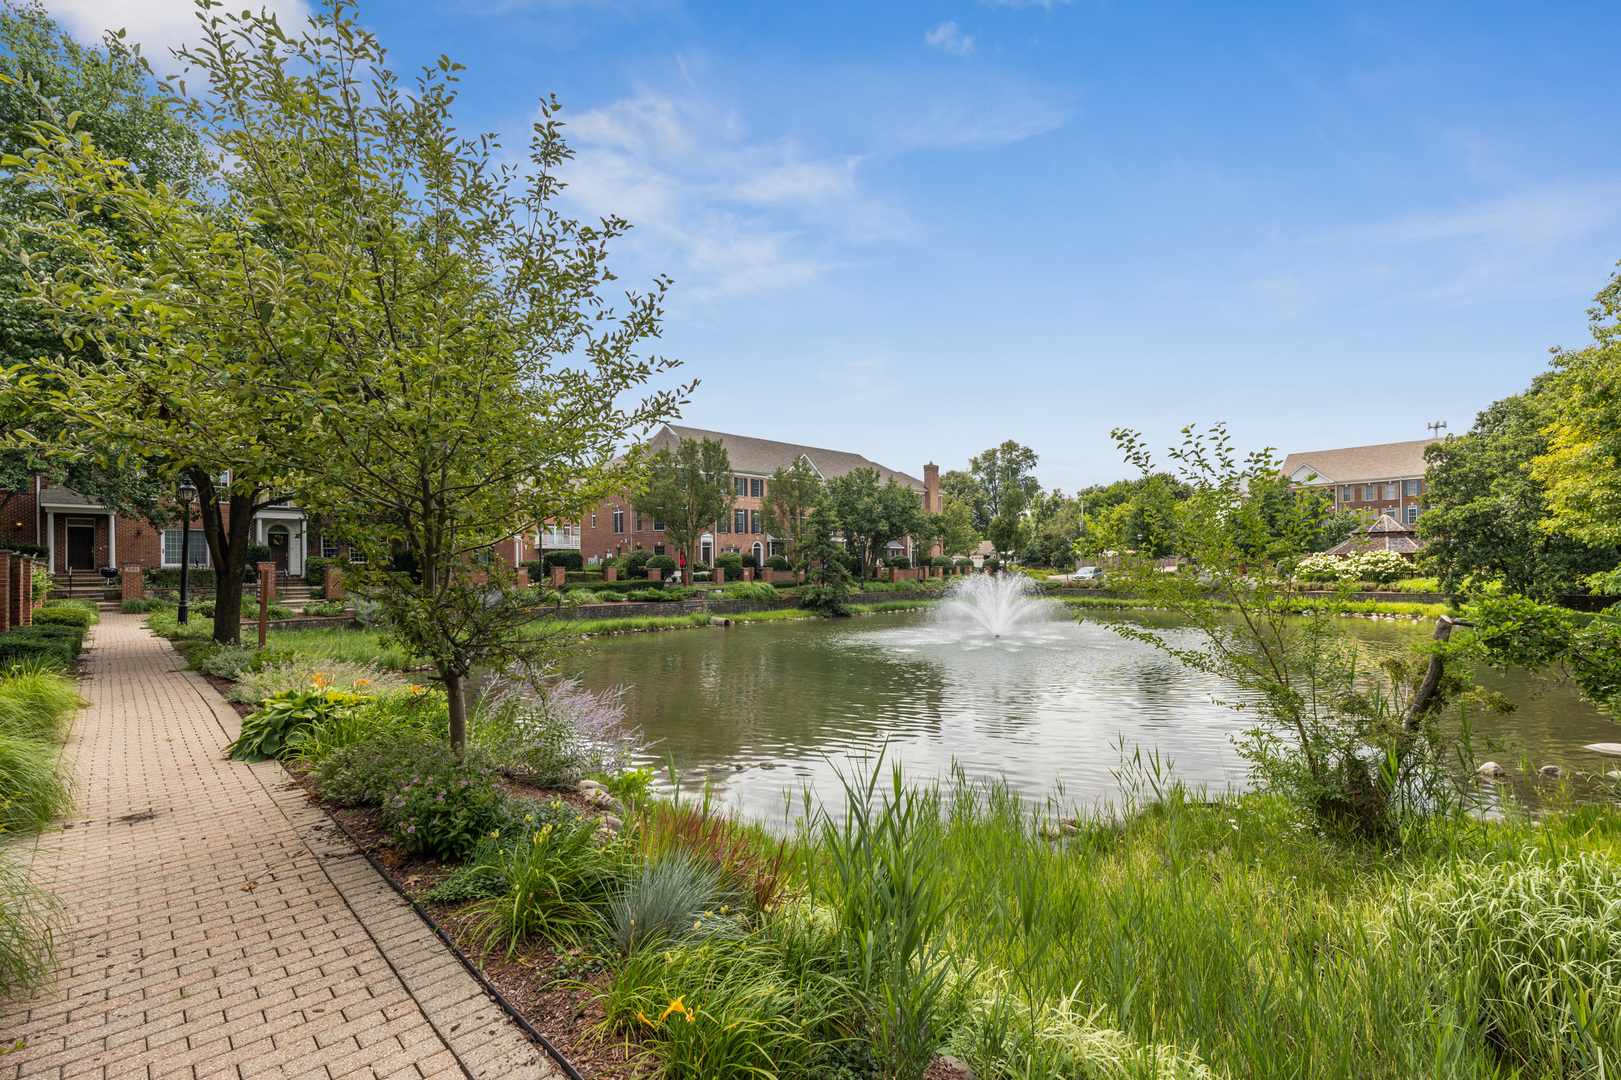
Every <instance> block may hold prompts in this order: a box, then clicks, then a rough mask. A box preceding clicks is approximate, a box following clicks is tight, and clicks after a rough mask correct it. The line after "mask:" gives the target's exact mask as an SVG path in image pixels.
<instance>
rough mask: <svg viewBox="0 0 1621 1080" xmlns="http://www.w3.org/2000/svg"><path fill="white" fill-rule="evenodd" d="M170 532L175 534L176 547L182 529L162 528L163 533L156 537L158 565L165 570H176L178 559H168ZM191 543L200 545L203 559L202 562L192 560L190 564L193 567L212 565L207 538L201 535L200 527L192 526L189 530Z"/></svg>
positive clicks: (178, 544) (178, 565)
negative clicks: (157, 540)
mask: <svg viewBox="0 0 1621 1080" xmlns="http://www.w3.org/2000/svg"><path fill="white" fill-rule="evenodd" d="M170 533H174V535H175V547H177V548H178V547H179V546H180V537H181V536H182V535H183V532H182V529H181V528H179V527H170V528H166V529H164V530H163V535H162V536H161V537H159V538H158V539H159V552H158V561H159V565H160V566H161V567H162V568H163V569H165V570H178V569H180V560H179V559H176V560H175V561H173V562H170V561H169V534H170ZM191 543H192V544H193V545H197V544H201V545H202V556H203V561H202V562H193V563H192V564H191V565H192V566H195V567H206V566H212V565H213V558H212V555H211V554H210V552H209V550H208V538H207V537H206V536H204V535H203V530H202V529H200V528H193V529H192V530H191Z"/></svg>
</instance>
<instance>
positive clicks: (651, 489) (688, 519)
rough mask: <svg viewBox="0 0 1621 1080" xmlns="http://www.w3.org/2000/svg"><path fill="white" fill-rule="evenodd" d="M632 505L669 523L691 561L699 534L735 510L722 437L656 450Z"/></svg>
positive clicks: (728, 459) (673, 540)
mask: <svg viewBox="0 0 1621 1080" xmlns="http://www.w3.org/2000/svg"><path fill="white" fill-rule="evenodd" d="M630 501H631V506H633V507H635V509H636V510H637V511H638V512H639V513H642V514H645V515H647V516H648V517H650V518H652V519H653V520H654V521H657V522H659V523H660V524H662V525H663V526H664V535H665V536H667V537H668V538H669V540H670V542H671V543H672V544H674V545H675V546H676V547H677V548H678V549H679V550H681V551H684V552H686V553H687V556H688V559H689V561H690V560H691V558H692V555H693V553H694V552H695V551H696V550H697V548H696V545H697V543H698V538H699V537H701V536H702V535H703V534H704V531H705V530H707V529H712V528H714V527H715V523H716V522H718V521H720V520H721V519H722V518H725V517H727V516H728V515H730V514H731V512H732V504H733V503H734V502H735V501H736V499H735V497H734V495H733V494H732V460H731V457H730V456H729V455H728V454H727V453H726V447H725V445H724V444H723V443H722V442H721V441H720V440H719V439H702V440H699V439H682V440H680V441H679V442H677V443H676V444H675V448H674V449H673V450H672V449H670V448H669V447H665V448H663V449H660V450H658V451H657V452H655V453H654V454H653V455H652V456H651V457H650V458H649V459H648V462H647V472H646V480H645V481H644V484H643V486H641V487H640V488H638V489H636V490H635V491H634V492H633V493H632V495H631V500H630Z"/></svg>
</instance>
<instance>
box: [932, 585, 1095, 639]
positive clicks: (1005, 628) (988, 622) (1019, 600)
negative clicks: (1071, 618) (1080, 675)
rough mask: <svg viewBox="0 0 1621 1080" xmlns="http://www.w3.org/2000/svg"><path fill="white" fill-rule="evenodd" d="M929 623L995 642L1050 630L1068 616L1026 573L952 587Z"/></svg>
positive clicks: (935, 609)
mask: <svg viewBox="0 0 1621 1080" xmlns="http://www.w3.org/2000/svg"><path fill="white" fill-rule="evenodd" d="M932 615H933V617H932V618H931V619H930V620H929V621H930V623H931V624H933V625H934V626H936V627H939V628H942V629H948V630H954V631H956V632H957V634H959V635H963V636H969V637H986V636H989V637H991V638H993V639H1001V638H1011V637H1016V636H1019V635H1022V634H1025V633H1029V632H1032V631H1036V632H1040V631H1044V630H1051V629H1052V624H1053V623H1055V622H1058V621H1060V620H1063V621H1067V616H1066V615H1065V613H1064V612H1063V611H1062V609H1061V608H1059V606H1058V605H1057V604H1055V603H1054V602H1053V601H1051V600H1048V599H1045V598H1042V597H1038V596H1036V587H1035V583H1034V582H1032V581H1031V580H1030V579H1029V578H1027V577H1025V576H1024V575H1023V574H998V575H995V576H992V575H990V574H974V575H971V576H970V577H966V578H964V579H963V580H962V581H960V582H958V583H957V584H956V585H954V586H953V588H952V590H951V596H950V597H949V598H947V599H945V600H942V601H941V602H940V603H939V604H938V605H936V606H935V608H934V611H933V612H932Z"/></svg>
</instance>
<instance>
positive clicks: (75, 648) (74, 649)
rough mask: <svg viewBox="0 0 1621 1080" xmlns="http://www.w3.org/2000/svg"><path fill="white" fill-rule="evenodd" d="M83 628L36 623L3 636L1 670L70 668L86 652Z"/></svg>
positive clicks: (0, 648) (0, 656) (0, 645)
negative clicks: (26, 666) (15, 666)
mask: <svg viewBox="0 0 1621 1080" xmlns="http://www.w3.org/2000/svg"><path fill="white" fill-rule="evenodd" d="M84 635H85V630H84V627H82V626H65V625H61V624H55V623H36V624H34V625H33V626H18V627H13V628H12V629H11V630H8V631H6V632H5V633H4V634H0V668H4V667H10V666H12V665H13V664H44V665H47V666H49V667H59V668H66V667H69V666H71V665H72V663H73V658H74V657H75V656H78V655H79V650H80V649H82V648H84Z"/></svg>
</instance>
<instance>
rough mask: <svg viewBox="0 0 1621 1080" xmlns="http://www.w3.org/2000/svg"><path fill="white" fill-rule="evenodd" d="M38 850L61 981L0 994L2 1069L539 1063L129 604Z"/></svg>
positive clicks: (520, 1066)
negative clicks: (230, 744) (58, 900)
mask: <svg viewBox="0 0 1621 1080" xmlns="http://www.w3.org/2000/svg"><path fill="white" fill-rule="evenodd" d="M85 657H86V661H87V666H88V668H89V671H90V678H89V680H88V681H87V682H86V684H85V694H86V696H87V697H88V698H89V699H90V700H91V702H92V705H91V708H90V709H89V710H88V712H87V713H86V714H85V716H84V717H83V718H82V719H81V720H80V722H79V724H78V725H77V727H76V728H75V731H74V736H73V739H72V741H71V742H70V743H69V744H68V748H67V752H68V754H69V755H70V757H71V758H72V759H73V760H74V762H75V764H76V766H77V769H78V773H79V776H80V778H81V781H82V785H83V787H82V790H81V792H80V797H79V811H78V816H77V817H76V818H75V819H74V820H72V821H70V822H67V823H66V824H65V825H64V827H63V828H62V829H61V831H56V832H51V833H47V834H46V835H45V836H44V837H42V838H41V840H40V841H39V845H38V849H37V853H36V856H35V860H36V861H35V866H36V869H38V870H39V871H40V872H41V873H42V875H43V876H46V877H48V878H50V879H51V880H53V881H54V883H55V885H54V887H55V889H56V891H57V893H58V894H59V895H60V896H61V897H62V898H63V900H64V901H65V902H66V904H67V905H68V909H69V911H70V912H71V924H70V926H69V928H68V931H67V934H66V938H67V940H65V941H64V942H63V946H64V950H63V951H64V956H63V966H62V971H61V974H60V977H59V979H58V982H57V986H56V989H55V992H54V993H51V994H49V995H45V996H42V997H40V998H38V999H35V1000H33V1001H29V1002H19V1003H13V1004H12V1005H11V1006H9V1011H8V1007H7V1006H4V1005H0V1045H5V1046H9V1045H11V1044H12V1043H13V1042H14V1041H15V1040H16V1039H19V1038H21V1039H23V1040H25V1041H26V1046H25V1047H24V1048H23V1049H21V1050H13V1051H11V1052H10V1053H6V1054H5V1055H4V1056H0V1077H6V1078H9V1077H18V1078H23V1077H27V1078H30V1080H32V1078H66V1077H70V1076H73V1077H78V1076H84V1077H102V1078H105V1080H130V1078H133V1077H152V1078H156V1077H205V1076H207V1077H249V1076H297V1077H330V1078H333V1080H336V1078H337V1077H384V1076H388V1077H394V1076H398V1077H418V1076H421V1077H462V1078H466V1077H475V1078H476V1077H497V1076H499V1077H521V1078H530V1077H535V1078H538V1077H547V1076H556V1075H560V1074H558V1073H557V1072H555V1071H554V1067H553V1066H552V1065H551V1063H550V1062H548V1061H546V1060H545V1059H544V1058H543V1057H542V1056H541V1054H540V1053H539V1051H538V1049H537V1048H536V1047H535V1046H533V1045H532V1044H531V1043H529V1042H528V1041H526V1040H525V1039H523V1038H522V1036H521V1033H519V1031H518V1029H517V1028H516V1026H515V1025H513V1024H511V1022H510V1021H509V1020H508V1019H507V1018H506V1016H505V1015H504V1014H502V1013H501V1011H500V1010H499V1008H498V1007H497V1006H495V1005H494V1004H493V1003H492V1002H491V1001H490V1000H489V999H487V998H486V997H485V995H484V994H483V993H482V991H481V989H480V988H479V986H478V984H477V983H476V982H475V981H474V980H473V979H472V978H471V977H470V976H469V975H468V974H467V973H466V972H465V971H464V970H463V969H462V968H461V966H460V965H459V964H458V963H457V962H456V960H455V959H454V957H452V956H450V955H449V954H448V953H447V952H446V951H445V950H444V949H443V948H442V947H440V946H439V944H438V942H437V941H436V939H435V938H434V937H433V935H432V933H431V932H430V931H428V929H427V928H426V927H425V926H423V924H422V922H421V920H419V919H417V918H416V916H415V915H414V914H413V913H412V912H411V910H410V908H409V907H405V906H402V902H401V901H400V900H399V899H398V898H397V897H396V896H395V895H394V893H393V892H392V891H391V890H390V889H389V888H388V886H387V884H386V883H385V882H383V881H382V880H381V879H380V878H379V877H378V876H377V874H376V873H375V872H374V871H373V870H372V869H371V867H370V866H369V865H368V864H367V863H366V861H365V860H364V859H363V858H362V857H360V855H359V854H358V853H356V852H355V851H354V849H353V847H351V846H349V845H348V844H347V843H346V842H342V841H341V838H340V837H339V836H338V834H336V833H335V831H334V832H327V831H324V830H325V829H326V828H327V825H326V824H325V816H324V815H322V814H321V813H320V811H318V810H315V809H314V808H312V807H310V806H308V804H307V802H306V800H305V799H304V798H303V796H302V794H301V793H300V792H298V791H297V790H296V789H292V788H290V785H288V784H287V782H286V778H285V775H284V774H283V773H282V772H281V771H280V767H279V766H277V765H276V764H275V763H273V762H271V763H265V764H262V765H255V766H247V765H243V764H241V763H237V762H229V761H225V760H222V758H221V754H220V748H221V747H222V746H223V745H224V744H225V743H226V742H227V741H228V740H229V739H230V738H231V737H233V736H234V735H235V733H236V727H237V717H236V713H235V712H234V710H232V709H230V707H229V706H228V705H226V704H225V702H224V701H222V700H221V699H220V697H219V695H218V694H217V693H216V692H215V691H214V690H213V689H212V688H211V687H210V686H209V685H208V684H207V682H206V681H204V680H203V679H202V678H201V677H200V676H197V675H195V674H192V673H188V672H185V671H183V670H180V669H181V668H182V666H183V665H182V664H181V663H180V658H179V657H178V656H177V655H176V654H175V652H174V651H173V650H172V649H171V648H170V647H169V645H168V643H167V642H164V641H162V640H160V639H157V638H154V637H152V636H151V635H150V634H149V633H148V632H147V631H146V630H145V629H144V627H142V625H141V619H140V617H139V616H131V615H119V614H109V615H103V617H102V622H101V625H100V626H99V627H97V628H96V630H95V633H94V637H93V639H92V641H91V648H90V649H89V650H88V651H87V652H86V654H85Z"/></svg>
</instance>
